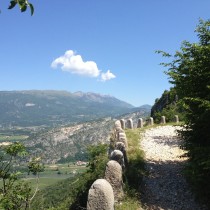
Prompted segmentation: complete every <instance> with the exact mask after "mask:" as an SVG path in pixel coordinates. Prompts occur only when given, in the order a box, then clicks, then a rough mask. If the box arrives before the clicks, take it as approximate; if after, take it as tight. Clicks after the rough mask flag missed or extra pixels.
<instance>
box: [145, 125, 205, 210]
mask: <svg viewBox="0 0 210 210" xmlns="http://www.w3.org/2000/svg"><path fill="white" fill-rule="evenodd" d="M177 129H180V127H179V126H159V127H156V128H151V129H149V130H146V132H145V133H144V134H143V136H142V137H143V138H142V141H141V148H142V149H143V150H144V151H145V159H146V170H147V172H148V176H146V177H144V179H143V184H142V187H141V189H142V197H143V200H142V204H143V206H144V209H146V210H169V209H170V210H204V209H206V208H205V207H204V206H199V205H198V204H197V203H196V202H195V200H194V196H193V195H192V193H191V192H190V190H189V186H188V184H187V182H186V180H185V178H184V176H183V175H182V170H183V167H184V164H185V163H186V161H187V159H186V158H184V157H180V156H182V155H183V154H184V151H183V150H182V149H180V145H181V139H180V138H178V136H177V132H176V130H177Z"/></svg>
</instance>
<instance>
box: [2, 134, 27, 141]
mask: <svg viewBox="0 0 210 210" xmlns="http://www.w3.org/2000/svg"><path fill="white" fill-rule="evenodd" d="M27 138H28V136H26V135H11V136H7V135H2V134H0V142H8V141H9V142H15V141H23V140H26V139H27Z"/></svg>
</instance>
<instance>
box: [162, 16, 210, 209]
mask: <svg viewBox="0 0 210 210" xmlns="http://www.w3.org/2000/svg"><path fill="white" fill-rule="evenodd" d="M195 32H196V33H197V37H198V42H197V43H190V42H188V41H184V42H183V43H182V45H181V47H180V50H179V51H176V53H175V54H174V55H170V54H169V53H166V52H163V51H158V52H159V53H161V54H162V55H163V56H164V57H167V58H168V59H169V62H168V63H163V65H164V66H165V67H166V68H167V71H166V74H167V75H168V76H169V77H170V82H171V83H172V84H173V85H174V89H175V91H176V93H177V95H178V97H179V100H180V103H181V104H182V108H183V110H184V112H185V129H184V130H183V131H182V132H181V133H180V135H181V136H182V138H183V139H184V145H183V148H184V149H186V150H187V151H188V153H187V156H188V157H189V161H188V165H187V167H186V171H185V172H186V176H187V178H188V181H189V182H190V183H191V187H192V189H193V190H194V192H195V193H196V195H197V198H198V199H199V200H200V201H203V202H204V203H206V204H207V205H208V207H209V208H210V199H209V195H210V132H209V131H210V20H207V21H204V20H202V19H200V21H199V24H198V26H197V28H196V30H195Z"/></svg>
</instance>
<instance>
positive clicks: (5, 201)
mask: <svg viewBox="0 0 210 210" xmlns="http://www.w3.org/2000/svg"><path fill="white" fill-rule="evenodd" d="M26 154H27V152H26V148H25V146H24V145H23V144H21V143H18V142H15V143H13V144H10V145H8V146H6V147H3V148H2V147H1V150H0V180H2V187H0V209H5V210H19V209H25V210H26V209H29V206H30V202H31V201H32V199H33V198H34V196H35V195H36V193H37V191H38V184H39V173H40V172H42V171H43V169H44V167H43V164H41V162H40V161H41V159H40V158H33V159H32V161H30V162H29V164H28V168H29V172H32V173H33V174H35V175H36V180H37V186H36V189H35V191H34V193H33V194H31V193H32V189H31V187H30V185H29V183H27V182H24V181H20V179H19V177H20V175H21V173H20V172H19V171H18V170H17V165H18V164H19V163H18V161H17V159H18V158H20V157H23V156H25V155H26Z"/></svg>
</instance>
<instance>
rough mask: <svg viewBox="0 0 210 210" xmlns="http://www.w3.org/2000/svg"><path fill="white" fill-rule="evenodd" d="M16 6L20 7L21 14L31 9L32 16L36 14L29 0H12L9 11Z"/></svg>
mask: <svg viewBox="0 0 210 210" xmlns="http://www.w3.org/2000/svg"><path fill="white" fill-rule="evenodd" d="M16 5H18V6H19V8H20V11H21V12H25V11H26V10H27V8H30V11H31V15H33V14H34V7H33V4H31V3H30V2H29V1H28V0H11V1H10V5H9V7H8V9H13V8H14V7H15V6H16Z"/></svg>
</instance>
